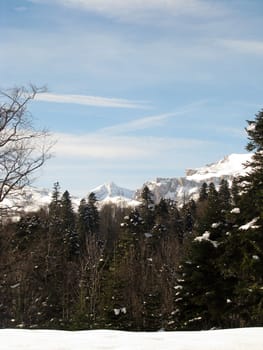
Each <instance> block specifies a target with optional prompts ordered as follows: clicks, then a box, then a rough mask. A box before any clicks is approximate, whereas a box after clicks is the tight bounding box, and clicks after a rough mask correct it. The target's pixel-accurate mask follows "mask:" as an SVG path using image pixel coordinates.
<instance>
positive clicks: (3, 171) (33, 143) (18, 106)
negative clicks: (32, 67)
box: [0, 85, 54, 203]
mask: <svg viewBox="0 0 263 350" xmlns="http://www.w3.org/2000/svg"><path fill="white" fill-rule="evenodd" d="M44 91H46V89H45V88H37V87H35V86H33V85H30V86H29V88H25V87H20V88H17V87H16V88H13V89H10V90H7V91H0V203H1V202H3V200H4V199H5V198H6V197H7V196H8V195H10V194H11V193H13V192H17V191H20V190H21V189H23V188H24V187H25V186H26V185H29V184H30V183H31V181H32V174H33V173H34V172H35V171H36V170H37V169H38V168H40V167H41V166H42V165H43V164H44V163H45V162H46V160H47V159H49V158H50V150H51V147H52V146H53V144H54V142H52V140H51V138H50V134H49V133H48V131H47V130H35V129H34V128H33V123H32V118H31V114H30V113H29V112H28V109H27V107H28V104H29V102H30V101H32V100H33V99H34V98H35V96H36V94H38V93H41V92H44Z"/></svg>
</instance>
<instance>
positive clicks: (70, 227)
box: [60, 191, 80, 259]
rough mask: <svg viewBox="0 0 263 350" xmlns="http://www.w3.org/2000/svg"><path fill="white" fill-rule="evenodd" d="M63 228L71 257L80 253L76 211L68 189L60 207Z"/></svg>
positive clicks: (65, 242) (67, 249) (64, 239)
mask: <svg viewBox="0 0 263 350" xmlns="http://www.w3.org/2000/svg"><path fill="white" fill-rule="evenodd" d="M60 220H61V230H63V243H64V245H66V251H67V252H66V253H67V256H68V258H69V259H72V258H73V256H77V255H79V253H80V250H79V249H80V248H79V238H78V235H77V232H76V228H75V213H74V210H73V207H72V201H71V198H70V194H69V192H68V191H65V192H64V193H63V195H62V197H61V209H60Z"/></svg>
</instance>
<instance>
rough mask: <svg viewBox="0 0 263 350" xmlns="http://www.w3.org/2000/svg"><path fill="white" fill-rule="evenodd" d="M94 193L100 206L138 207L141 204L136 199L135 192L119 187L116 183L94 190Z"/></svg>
mask: <svg viewBox="0 0 263 350" xmlns="http://www.w3.org/2000/svg"><path fill="white" fill-rule="evenodd" d="M91 192H93V193H94V194H95V196H96V198H97V200H98V201H99V203H100V205H105V204H117V205H119V206H121V207H127V206H136V205H138V204H139V202H138V201H136V200H135V199H134V195H135V191H132V190H129V189H127V188H123V187H119V186H117V185H116V184H115V183H114V182H110V183H107V184H103V185H101V186H98V187H96V188H94V189H93V190H92V191H90V193H91Z"/></svg>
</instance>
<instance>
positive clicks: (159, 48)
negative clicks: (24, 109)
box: [0, 0, 263, 196]
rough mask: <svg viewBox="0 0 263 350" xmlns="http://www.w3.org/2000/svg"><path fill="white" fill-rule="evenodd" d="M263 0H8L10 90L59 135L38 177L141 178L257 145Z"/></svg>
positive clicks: (0, 41) (0, 74)
mask: <svg viewBox="0 0 263 350" xmlns="http://www.w3.org/2000/svg"><path fill="white" fill-rule="evenodd" d="M262 20H263V1H262V0H144V1H143V0H125V1H124V0H0V31H1V35H0V45H1V54H0V89H1V90H5V89H8V88H12V87H14V86H28V84H34V85H36V86H38V87H42V86H46V87H47V92H46V93H43V94H39V95H37V97H36V98H35V100H34V101H32V103H31V104H30V105H29V106H28V108H29V110H30V112H31V113H32V115H33V117H34V124H35V126H36V127H39V128H42V127H45V128H47V129H48V130H49V131H50V133H51V134H52V137H53V138H54V140H56V143H55V145H54V147H53V149H52V155H53V157H52V158H51V159H50V160H49V161H48V162H47V163H46V164H45V165H44V166H43V167H42V168H41V170H40V171H39V172H38V173H37V174H36V175H37V178H36V180H35V183H34V185H35V186H38V187H45V188H52V187H53V183H54V182H56V181H59V182H60V185H61V187H62V188H63V189H67V190H68V191H69V192H70V193H72V194H73V195H78V196H81V195H85V194H86V193H87V192H89V191H90V190H92V189H93V188H95V187H96V186H98V185H101V184H103V183H107V182H110V181H113V182H115V183H116V184H118V185H119V186H122V187H126V188H130V189H137V188H139V187H141V186H142V185H143V183H144V182H145V181H147V180H153V179H155V178H156V177H178V176H184V174H185V169H188V168H196V167H201V166H204V165H206V164H209V163H211V162H215V161H218V160H220V159H221V158H223V157H224V156H226V155H229V154H231V153H245V152H246V151H245V146H246V143H247V137H246V133H245V130H244V128H245V127H246V120H248V119H253V118H254V116H255V114H256V113H257V112H258V111H259V110H261V109H262V107H263V94H262V91H263V85H262V81H263V31H262Z"/></svg>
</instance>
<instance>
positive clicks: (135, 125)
mask: <svg viewBox="0 0 263 350" xmlns="http://www.w3.org/2000/svg"><path fill="white" fill-rule="evenodd" d="M206 102H207V101H205V100H203V101H199V102H195V103H192V104H189V105H187V106H185V107H182V108H181V109H178V110H177V111H175V112H170V113H162V114H159V115H153V116H149V117H144V118H139V119H135V120H132V121H129V122H127V123H120V124H117V125H113V126H110V127H107V128H104V129H101V130H100V133H107V134H115V135H116V134H119V133H122V134H123V133H125V132H131V131H136V130H144V129H149V128H154V127H158V126H162V125H164V124H165V123H166V121H167V120H168V119H170V118H172V117H177V116H182V115H185V114H188V113H189V112H194V111H196V108H197V107H198V106H201V105H204V104H205V103H206Z"/></svg>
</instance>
